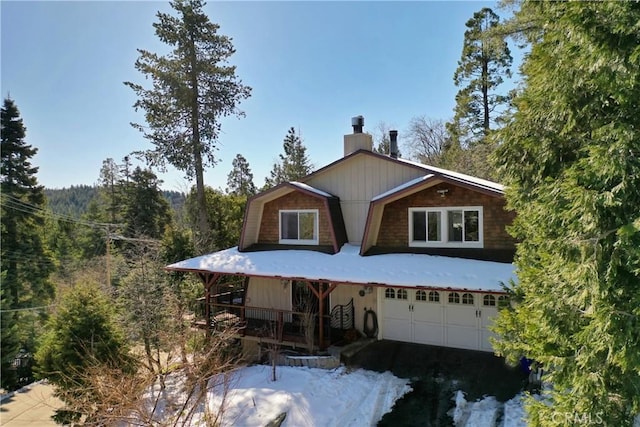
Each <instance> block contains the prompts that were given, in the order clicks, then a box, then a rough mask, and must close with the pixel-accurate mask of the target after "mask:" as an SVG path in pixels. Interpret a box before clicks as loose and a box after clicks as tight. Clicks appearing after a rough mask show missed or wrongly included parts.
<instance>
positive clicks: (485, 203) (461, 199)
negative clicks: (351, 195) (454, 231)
mask: <svg viewBox="0 0 640 427" xmlns="http://www.w3.org/2000/svg"><path fill="white" fill-rule="evenodd" d="M443 189H448V190H449V191H448V192H447V193H446V195H445V197H441V196H440V194H438V193H437V191H438V190H443ZM504 204H505V202H504V199H501V198H497V197H491V196H488V195H485V194H482V193H478V192H475V191H471V190H468V189H466V188H462V187H457V186H454V185H452V184H449V183H442V184H438V185H435V186H433V187H430V188H427V189H425V190H422V191H419V192H417V193H414V194H411V195H410V196H407V197H405V198H403V199H400V200H396V201H395V202H391V203H389V204H388V205H386V206H385V207H384V212H383V214H382V223H381V225H380V233H379V235H378V242H377V244H376V246H382V247H407V246H408V245H409V208H413V207H449V206H482V207H483V219H484V221H483V224H484V229H483V233H484V248H485V249H514V248H515V241H514V239H513V238H512V237H511V236H510V235H509V234H508V233H507V231H506V229H505V226H506V225H508V224H511V222H512V221H513V218H514V217H515V215H514V214H513V212H507V211H505V210H504Z"/></svg>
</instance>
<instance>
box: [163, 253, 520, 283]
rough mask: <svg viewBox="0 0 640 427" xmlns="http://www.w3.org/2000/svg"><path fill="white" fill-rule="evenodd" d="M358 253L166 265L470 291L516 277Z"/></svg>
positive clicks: (462, 262) (478, 267)
mask: <svg viewBox="0 0 640 427" xmlns="http://www.w3.org/2000/svg"><path fill="white" fill-rule="evenodd" d="M359 251H360V247H359V246H355V245H349V244H346V245H344V246H343V247H342V249H341V250H340V252H339V253H337V254H335V255H329V254H325V253H321V252H317V251H307V250H274V251H257V252H239V251H238V248H237V247H234V248H230V249H225V250H222V251H219V252H215V253H212V254H208V255H203V256H200V257H196V258H191V259H187V260H184V261H180V262H177V263H175V264H171V265H169V266H167V267H166V268H167V269H168V270H178V271H204V272H215V273H225V274H239V275H247V276H262V277H279V278H283V279H298V278H304V279H308V280H317V281H327V282H333V283H356V284H363V285H367V284H379V285H391V286H418V287H420V286H424V287H436V288H455V289H464V290H475V291H503V288H502V286H501V283H505V284H506V283H508V282H509V280H514V281H515V280H516V274H515V267H514V266H513V264H509V263H499V262H492V261H479V260H471V259H462V258H452V257H443V256H435V255H423V254H384V255H371V256H361V255H360V254H359Z"/></svg>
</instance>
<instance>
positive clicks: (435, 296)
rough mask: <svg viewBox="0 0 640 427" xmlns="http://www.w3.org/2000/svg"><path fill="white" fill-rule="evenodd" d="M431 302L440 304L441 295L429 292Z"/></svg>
mask: <svg viewBox="0 0 640 427" xmlns="http://www.w3.org/2000/svg"><path fill="white" fill-rule="evenodd" d="M429 302H440V294H439V293H438V292H437V291H429Z"/></svg>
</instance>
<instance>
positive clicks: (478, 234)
mask: <svg viewBox="0 0 640 427" xmlns="http://www.w3.org/2000/svg"><path fill="white" fill-rule="evenodd" d="M482 245H483V243H482V206H470V207H450V208H409V246H426V247H447V246H448V247H456V248H462V247H473V248H481V247H482Z"/></svg>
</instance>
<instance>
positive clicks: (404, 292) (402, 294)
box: [397, 289, 408, 299]
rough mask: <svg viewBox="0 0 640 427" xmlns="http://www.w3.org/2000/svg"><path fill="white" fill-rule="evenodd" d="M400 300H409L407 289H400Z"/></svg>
mask: <svg viewBox="0 0 640 427" xmlns="http://www.w3.org/2000/svg"><path fill="white" fill-rule="evenodd" d="M397 295H398V299H407V296H408V295H407V290H406V289H398V294H397Z"/></svg>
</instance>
